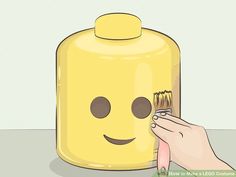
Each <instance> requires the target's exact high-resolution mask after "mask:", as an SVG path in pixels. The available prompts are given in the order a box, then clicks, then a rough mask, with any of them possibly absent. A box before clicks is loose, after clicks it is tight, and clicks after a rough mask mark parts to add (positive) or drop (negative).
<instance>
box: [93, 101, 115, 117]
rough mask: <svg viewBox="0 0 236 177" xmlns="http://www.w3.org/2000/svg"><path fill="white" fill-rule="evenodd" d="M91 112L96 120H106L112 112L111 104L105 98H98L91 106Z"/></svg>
mask: <svg viewBox="0 0 236 177" xmlns="http://www.w3.org/2000/svg"><path fill="white" fill-rule="evenodd" d="M90 111H91V113H92V114H93V116H94V117H96V118H100V119H101V118H104V117H106V116H107V115H108V114H109V113H110V111H111V104H110V102H109V101H108V99H106V98H105V97H96V98H94V99H93V101H92V103H91V105H90Z"/></svg>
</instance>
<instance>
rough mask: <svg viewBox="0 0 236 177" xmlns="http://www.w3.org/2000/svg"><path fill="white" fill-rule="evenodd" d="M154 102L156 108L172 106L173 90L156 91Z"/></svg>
mask: <svg viewBox="0 0 236 177" xmlns="http://www.w3.org/2000/svg"><path fill="white" fill-rule="evenodd" d="M153 104H154V108H155V110H159V109H169V108H172V92H171V91H166V90H165V91H161V92H156V93H154V98H153Z"/></svg>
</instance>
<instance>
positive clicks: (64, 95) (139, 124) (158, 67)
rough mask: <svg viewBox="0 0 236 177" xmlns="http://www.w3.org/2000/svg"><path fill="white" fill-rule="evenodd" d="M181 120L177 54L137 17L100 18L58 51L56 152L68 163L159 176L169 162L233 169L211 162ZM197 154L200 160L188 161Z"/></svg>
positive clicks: (200, 136)
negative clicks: (149, 171) (151, 170)
mask: <svg viewBox="0 0 236 177" xmlns="http://www.w3.org/2000/svg"><path fill="white" fill-rule="evenodd" d="M180 117H181V115H180V50H179V47H178V45H177V44H176V42H175V41H174V40H173V39H171V38H170V37H168V36H167V35H165V34H163V33H160V32H157V31H155V30H152V29H147V28H143V27H142V25H141V20H140V19H139V18H138V17H137V16H135V15H132V14H126V13H110V14H105V15H102V16H100V17H98V18H97V19H96V21H95V27H94V28H90V29H86V30H83V31H80V32H77V33H74V34H72V35H70V36H69V37H67V38H66V39H65V40H63V41H62V42H61V43H60V45H59V46H58V49H57V153H58V155H59V156H60V157H61V158H62V159H63V160H65V161H67V162H68V163H70V164H73V165H76V166H80V167H85V168H90V169H100V170H136V169H146V168H152V167H157V169H158V172H159V174H160V175H167V173H168V169H169V163H170V161H174V162H176V163H177V164H179V165H180V166H182V167H183V168H186V169H189V170H191V169H201V168H203V167H204V166H205V168H212V169H214V167H215V166H217V167H219V169H226V170H228V169H232V167H230V166H229V165H228V164H226V163H224V162H223V161H222V160H220V159H219V158H218V157H217V156H216V155H215V153H214V151H213V150H212V148H211V146H210V143H209V142H208V139H207V134H206V133H205V131H204V129H201V128H199V126H197V125H193V124H191V123H188V122H186V121H184V120H181V119H180ZM155 135H156V136H157V137H158V138H157V137H156V136H155ZM196 147H198V150H200V152H199V154H196V156H194V155H191V154H194V153H196V151H195V150H196V149H195V148H196ZM184 148H185V149H184ZM186 148H187V149H186ZM189 148H190V149H189ZM199 148H200V149H199ZM205 159H208V160H211V162H212V163H209V162H207V161H206V164H210V165H211V166H210V165H206V164H204V163H202V161H204V160H205ZM189 161H190V162H191V163H189Z"/></svg>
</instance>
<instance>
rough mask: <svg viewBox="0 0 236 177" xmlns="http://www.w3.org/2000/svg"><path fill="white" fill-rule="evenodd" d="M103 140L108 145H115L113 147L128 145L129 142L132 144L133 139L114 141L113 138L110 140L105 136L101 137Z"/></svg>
mask: <svg viewBox="0 0 236 177" xmlns="http://www.w3.org/2000/svg"><path fill="white" fill-rule="evenodd" d="M103 136H104V138H105V139H106V140H107V141H108V142H109V143H112V144H115V145H125V144H128V143H130V142H132V141H133V140H134V139H135V138H131V139H125V140H124V139H122V140H121V139H114V138H110V137H108V136H107V135H103Z"/></svg>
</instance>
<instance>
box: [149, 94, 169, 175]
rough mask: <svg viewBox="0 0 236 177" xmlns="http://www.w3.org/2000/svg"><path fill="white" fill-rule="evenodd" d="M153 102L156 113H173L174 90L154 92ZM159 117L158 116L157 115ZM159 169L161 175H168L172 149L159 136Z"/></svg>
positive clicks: (156, 114)
mask: <svg viewBox="0 0 236 177" xmlns="http://www.w3.org/2000/svg"><path fill="white" fill-rule="evenodd" d="M153 104H154V108H155V115H154V116H158V114H161V115H165V114H171V113H172V92H171V91H166V90H165V91H162V92H156V93H154V99H153ZM154 116H153V117H154ZM156 118H157V117H156ZM157 154H158V155H157V170H158V174H159V176H168V170H169V164H170V150H169V145H168V144H167V143H166V142H164V141H163V140H161V139H160V138H159V145H158V153H157Z"/></svg>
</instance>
